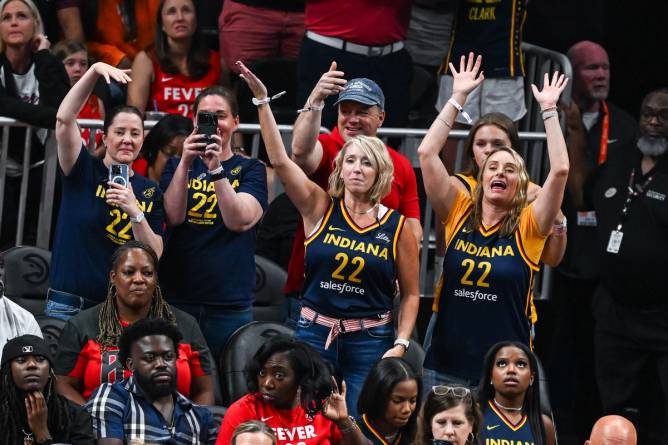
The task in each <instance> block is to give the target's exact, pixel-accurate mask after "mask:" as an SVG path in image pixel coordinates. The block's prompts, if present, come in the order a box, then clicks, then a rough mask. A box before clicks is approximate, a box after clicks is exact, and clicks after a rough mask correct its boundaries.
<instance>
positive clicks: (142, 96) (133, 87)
mask: <svg viewBox="0 0 668 445" xmlns="http://www.w3.org/2000/svg"><path fill="white" fill-rule="evenodd" d="M153 75H154V74H153V64H152V63H151V59H150V58H149V57H148V54H146V52H145V51H140V52H139V53H137V56H136V57H135V60H134V61H133V62H132V83H130V84H129V85H128V100H127V102H128V105H133V106H135V107H137V109H138V110H139V111H141V112H142V113H143V112H144V111H146V102H147V101H148V96H149V93H150V91H151V82H152V81H153ZM156 111H158V110H156Z"/></svg>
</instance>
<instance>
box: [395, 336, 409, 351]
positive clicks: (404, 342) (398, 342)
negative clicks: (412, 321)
mask: <svg viewBox="0 0 668 445" xmlns="http://www.w3.org/2000/svg"><path fill="white" fill-rule="evenodd" d="M410 344H411V342H410V341H409V340H406V339H405V338H397V339H396V340H394V346H399V345H401V346H403V347H404V351H408V347H409V346H410Z"/></svg>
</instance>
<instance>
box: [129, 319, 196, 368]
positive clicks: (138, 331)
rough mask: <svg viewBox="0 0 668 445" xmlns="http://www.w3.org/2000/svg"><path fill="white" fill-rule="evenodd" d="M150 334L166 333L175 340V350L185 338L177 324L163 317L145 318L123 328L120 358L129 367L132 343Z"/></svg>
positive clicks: (165, 334)
mask: <svg viewBox="0 0 668 445" xmlns="http://www.w3.org/2000/svg"><path fill="white" fill-rule="evenodd" d="M150 335H164V336H166V337H169V338H170V339H171V340H172V341H173V342H174V351H175V352H176V351H178V349H179V343H180V342H181V340H183V335H181V331H179V328H177V327H176V324H174V323H172V322H171V321H169V320H164V319H162V318H143V319H141V320H138V321H136V322H135V323H132V324H131V325H130V326H128V327H126V328H125V329H123V333H122V334H121V339H120V340H119V342H118V359H119V360H120V361H121V363H122V364H123V366H124V367H126V368H127V364H126V363H127V361H128V358H129V357H130V352H131V350H132V345H133V344H134V343H135V342H136V341H137V340H139V339H140V338H143V337H148V336H150Z"/></svg>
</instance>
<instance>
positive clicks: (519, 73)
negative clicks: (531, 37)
mask: <svg viewBox="0 0 668 445" xmlns="http://www.w3.org/2000/svg"><path fill="white" fill-rule="evenodd" d="M457 2H458V5H457V17H456V19H455V25H454V29H453V30H452V37H451V42H450V48H451V49H450V52H449V54H448V55H447V57H446V58H445V60H444V61H443V64H442V65H441V71H440V74H441V75H442V76H441V79H440V88H439V93H438V100H437V102H436V109H438V110H441V109H442V108H443V107H444V106H445V104H446V103H447V101H448V99H449V98H450V96H452V90H453V86H452V84H453V77H452V76H453V75H452V72H451V71H450V70H449V66H448V64H449V63H450V62H451V61H454V62H455V63H457V61H458V60H459V59H460V57H462V56H467V55H468V54H469V53H470V52H473V53H475V54H481V55H482V56H483V65H482V67H481V71H482V72H483V73H484V74H485V81H484V82H483V83H482V85H481V86H480V88H477V89H476V90H475V91H474V92H473V93H472V94H471V95H470V96H469V98H468V99H467V101H466V104H461V105H462V106H463V107H464V108H465V109H466V112H467V113H468V115H469V116H470V119H471V120H472V121H476V120H478V119H479V118H480V116H482V115H483V114H486V113H490V112H498V113H503V114H505V115H506V116H508V117H509V118H510V119H512V120H513V121H514V122H517V121H519V120H520V119H521V118H522V117H523V116H524V114H525V113H526V105H525V103H524V65H523V61H522V57H523V56H522V51H521V45H522V28H523V27H524V21H525V20H526V4H527V0H499V1H497V2H493V3H489V4H488V3H480V2H479V1H476V0H457ZM456 122H457V123H459V124H467V125H471V123H472V122H471V121H469V120H467V119H466V118H465V116H464V114H463V113H461V114H460V115H458V116H457V119H456Z"/></svg>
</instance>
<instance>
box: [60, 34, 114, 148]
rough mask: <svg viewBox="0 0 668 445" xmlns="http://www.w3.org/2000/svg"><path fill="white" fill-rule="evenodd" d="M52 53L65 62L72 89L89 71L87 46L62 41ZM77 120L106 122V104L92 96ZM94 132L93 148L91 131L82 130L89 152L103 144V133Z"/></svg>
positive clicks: (83, 139)
mask: <svg viewBox="0 0 668 445" xmlns="http://www.w3.org/2000/svg"><path fill="white" fill-rule="evenodd" d="M52 52H53V54H54V55H55V56H56V57H58V58H59V59H60V60H61V61H62V62H63V65H64V66H65V71H67V75H68V77H69V78H70V87H73V86H74V84H75V83H77V82H78V81H79V79H81V77H82V76H83V75H84V73H85V72H86V71H88V50H87V49H86V45H84V44H83V43H81V42H77V41H76V40H61V41H60V42H58V43H56V44H55V45H54V46H53V49H52ZM77 118H79V119H99V120H104V104H103V103H102V100H101V99H100V98H99V97H97V96H96V95H95V94H91V95H90V96H89V97H88V100H87V101H86V104H85V105H84V107H83V108H82V109H81V112H80V113H79V116H77ZM94 131H95V138H94V139H93V142H94V143H93V145H92V146H91V145H90V142H91V137H90V135H91V129H90V128H83V129H82V130H81V139H82V141H83V143H84V145H85V146H86V148H87V149H88V151H95V149H96V148H97V146H98V145H100V144H102V132H101V131H99V130H94Z"/></svg>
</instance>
